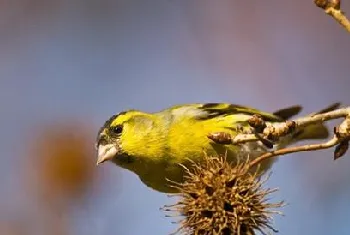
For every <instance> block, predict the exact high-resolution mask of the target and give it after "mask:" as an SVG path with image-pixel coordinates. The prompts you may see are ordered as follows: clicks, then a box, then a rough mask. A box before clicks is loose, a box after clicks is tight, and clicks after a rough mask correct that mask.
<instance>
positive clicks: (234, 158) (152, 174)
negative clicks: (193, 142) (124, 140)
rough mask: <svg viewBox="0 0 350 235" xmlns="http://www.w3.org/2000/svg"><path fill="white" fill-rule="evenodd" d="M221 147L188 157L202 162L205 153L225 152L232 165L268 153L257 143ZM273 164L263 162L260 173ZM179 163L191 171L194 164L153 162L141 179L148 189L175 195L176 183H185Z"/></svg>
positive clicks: (271, 160)
mask: <svg viewBox="0 0 350 235" xmlns="http://www.w3.org/2000/svg"><path fill="white" fill-rule="evenodd" d="M220 147H221V148H220V149H219V150H220V151H219V152H218V151H216V150H215V149H216V148H215V146H214V147H213V148H210V149H207V151H200V152H193V153H192V155H191V154H189V155H188V156H192V158H191V160H192V161H195V162H200V161H201V160H203V159H204V154H205V153H204V152H207V155H208V156H211V155H212V156H217V155H218V154H222V153H223V152H224V153H226V159H227V161H229V162H232V163H237V162H240V163H243V162H244V161H246V160H252V159H254V158H256V157H259V156H261V155H262V154H264V153H265V152H266V151H267V150H266V148H265V147H264V146H262V145H261V144H259V143H256V142H251V143H246V144H243V145H240V146H232V145H226V146H223V145H220ZM222 147H223V148H222ZM248 158H249V159H248ZM273 162H274V159H267V160H265V161H263V162H262V164H261V166H260V168H259V170H260V172H265V171H266V170H268V169H269V168H270V167H271V165H272V163H273ZM179 163H181V164H183V165H185V166H186V167H187V168H189V169H190V168H191V164H193V163H190V162H188V161H187V162H186V161H179V160H176V161H166V162H158V163H154V162H153V163H152V165H153V166H149V167H148V168H149V169H150V171H146V172H144V174H139V177H140V179H141V181H142V182H143V183H145V184H146V185H147V186H148V187H151V188H153V189H155V190H157V191H160V192H164V193H175V192H177V191H178V190H177V189H176V187H173V186H174V182H177V183H181V182H183V180H184V175H185V171H184V168H183V166H181V165H180V164H179ZM148 164H150V163H148Z"/></svg>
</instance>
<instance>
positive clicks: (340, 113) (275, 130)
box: [208, 107, 350, 167]
mask: <svg viewBox="0 0 350 235" xmlns="http://www.w3.org/2000/svg"><path fill="white" fill-rule="evenodd" d="M257 118H258V117H256V116H254V117H252V120H250V121H249V122H248V123H253V127H255V124H254V123H263V122H262V121H263V120H257ZM339 118H344V121H343V122H342V123H341V124H340V125H339V126H338V127H335V128H334V135H333V138H332V139H330V140H328V141H327V142H325V143H319V144H311V145H302V146H296V147H286V148H283V149H279V150H275V151H271V152H267V153H265V154H263V155H261V156H260V157H258V158H255V159H254V160H252V161H251V162H250V163H249V166H250V167H252V166H254V165H256V164H258V163H260V162H261V161H263V160H265V159H267V158H271V157H276V156H280V155H286V154H289V153H295V152H302V151H314V150H321V149H327V148H331V147H334V146H337V147H336V149H335V152H334V159H338V158H339V157H341V156H342V155H344V154H345V152H346V151H347V149H348V147H349V141H350V107H347V108H341V109H337V110H334V111H330V112H326V113H321V114H311V115H308V116H305V117H301V118H298V119H296V120H294V121H285V122H281V123H266V124H265V123H264V126H265V127H264V128H263V129H262V130H260V132H261V133H254V134H238V135H236V136H235V137H233V138H232V137H231V135H230V134H228V133H221V132H219V133H213V134H211V135H209V136H208V137H209V138H210V139H212V140H214V141H216V140H219V142H218V143H222V144H229V143H230V144H234V145H239V144H244V143H247V142H254V141H261V142H263V143H264V141H266V142H267V143H268V141H272V143H273V142H278V140H279V139H280V138H282V137H285V136H287V135H290V134H293V133H295V132H296V131H299V130H301V129H303V128H304V127H306V126H308V125H312V124H315V123H322V122H326V121H329V120H332V119H339ZM258 127H259V128H260V126H258ZM264 144H265V143H264ZM265 145H266V144H265Z"/></svg>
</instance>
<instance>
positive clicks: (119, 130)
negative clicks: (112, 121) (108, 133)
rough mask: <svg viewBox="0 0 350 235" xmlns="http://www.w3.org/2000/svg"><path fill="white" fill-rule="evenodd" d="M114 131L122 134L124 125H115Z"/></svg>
mask: <svg viewBox="0 0 350 235" xmlns="http://www.w3.org/2000/svg"><path fill="white" fill-rule="evenodd" d="M112 131H113V133H115V134H121V133H122V131H123V126H122V125H118V126H115V127H113V129H112Z"/></svg>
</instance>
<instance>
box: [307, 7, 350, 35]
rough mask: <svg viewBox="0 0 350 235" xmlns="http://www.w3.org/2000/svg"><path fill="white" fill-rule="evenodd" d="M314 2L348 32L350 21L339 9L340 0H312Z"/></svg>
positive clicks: (349, 30)
mask: <svg viewBox="0 0 350 235" xmlns="http://www.w3.org/2000/svg"><path fill="white" fill-rule="evenodd" d="M314 3H315V4H316V6H318V7H320V8H322V9H323V10H324V12H325V13H326V14H328V15H330V16H332V17H333V18H334V19H335V20H336V21H337V22H338V23H339V24H340V25H342V26H343V27H344V28H345V29H346V30H347V31H348V32H350V21H349V20H348V18H346V16H345V14H344V12H343V11H341V10H340V0H314Z"/></svg>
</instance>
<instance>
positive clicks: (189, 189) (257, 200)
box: [164, 156, 283, 235]
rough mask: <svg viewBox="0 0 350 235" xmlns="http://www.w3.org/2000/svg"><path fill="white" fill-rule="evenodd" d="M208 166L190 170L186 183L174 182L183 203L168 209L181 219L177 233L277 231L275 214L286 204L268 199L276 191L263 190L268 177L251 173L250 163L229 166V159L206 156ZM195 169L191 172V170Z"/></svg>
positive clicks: (217, 234) (208, 234)
mask: <svg viewBox="0 0 350 235" xmlns="http://www.w3.org/2000/svg"><path fill="white" fill-rule="evenodd" d="M205 158H206V161H205V163H204V164H197V163H192V164H193V166H192V167H191V168H186V169H185V170H186V172H187V175H186V177H185V181H184V183H174V184H175V186H174V187H176V188H178V189H179V191H180V193H179V194H178V195H177V196H178V197H179V201H178V202H177V203H176V204H174V205H170V206H165V207H164V210H165V211H167V212H168V213H169V212H172V214H171V215H170V216H181V219H180V221H178V223H179V225H180V228H179V229H178V230H177V231H176V232H175V233H174V234H178V233H180V234H187V235H212V234H215V235H221V234H222V235H248V234H249V235H253V234H255V232H254V231H260V232H261V233H263V234H266V232H268V231H273V232H277V231H276V230H275V229H274V228H273V227H272V226H271V222H272V215H273V214H280V213H279V212H277V211H272V209H274V208H279V207H281V206H282V205H283V202H280V203H276V204H272V203H269V202H268V201H267V198H266V197H267V196H268V195H269V194H271V193H273V192H275V191H276V189H263V187H262V186H263V184H264V183H265V182H266V180H267V178H268V177H264V179H261V177H259V176H258V174H257V173H255V174H252V173H251V172H250V171H248V170H247V167H248V164H247V163H248V161H247V162H245V163H239V164H236V165H232V164H229V163H228V162H227V161H226V158H225V157H211V156H210V157H209V156H206V157H205ZM190 169H191V170H190Z"/></svg>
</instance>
